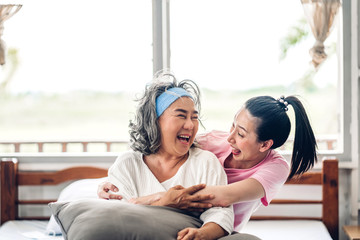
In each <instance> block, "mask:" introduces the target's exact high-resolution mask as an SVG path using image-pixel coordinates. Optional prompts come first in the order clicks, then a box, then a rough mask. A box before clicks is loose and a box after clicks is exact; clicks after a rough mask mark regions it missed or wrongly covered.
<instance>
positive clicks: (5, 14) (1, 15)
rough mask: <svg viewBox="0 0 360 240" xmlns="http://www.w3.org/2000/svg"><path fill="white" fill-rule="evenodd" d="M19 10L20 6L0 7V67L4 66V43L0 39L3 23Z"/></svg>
mask: <svg viewBox="0 0 360 240" xmlns="http://www.w3.org/2000/svg"><path fill="white" fill-rule="evenodd" d="M20 8H21V5H11V4H9V5H0V65H4V64H5V43H4V41H3V40H2V39H1V36H2V34H3V31H4V22H5V20H7V19H9V18H10V17H11V16H13V15H14V14H15V13H17V12H18V11H19V10H20Z"/></svg>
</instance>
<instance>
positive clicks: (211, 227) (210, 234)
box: [177, 222, 227, 240]
mask: <svg viewBox="0 0 360 240" xmlns="http://www.w3.org/2000/svg"><path fill="white" fill-rule="evenodd" d="M225 235H227V232H226V231H224V229H223V228H222V227H220V226H219V225H218V224H216V223H213V222H209V223H206V224H205V225H203V226H202V227H201V228H185V229H183V230H181V231H180V232H178V235H177V240H213V239H218V238H221V237H223V236H225Z"/></svg>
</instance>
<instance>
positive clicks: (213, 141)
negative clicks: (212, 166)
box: [196, 130, 230, 158]
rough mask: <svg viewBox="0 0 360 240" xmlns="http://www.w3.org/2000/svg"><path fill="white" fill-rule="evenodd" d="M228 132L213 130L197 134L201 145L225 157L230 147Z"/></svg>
mask: <svg viewBox="0 0 360 240" xmlns="http://www.w3.org/2000/svg"><path fill="white" fill-rule="evenodd" d="M228 136H229V133H228V132H224V131H217V130H213V131H211V132H207V133H202V134H198V135H196V141H197V143H198V144H199V147H200V148H201V149H203V150H207V151H210V152H212V153H213V154H215V156H216V157H217V158H220V157H223V155H224V154H226V153H227V151H228V149H229V148H230V145H229V143H228V142H227V138H228Z"/></svg>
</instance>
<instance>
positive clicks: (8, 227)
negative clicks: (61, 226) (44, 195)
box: [0, 220, 64, 240]
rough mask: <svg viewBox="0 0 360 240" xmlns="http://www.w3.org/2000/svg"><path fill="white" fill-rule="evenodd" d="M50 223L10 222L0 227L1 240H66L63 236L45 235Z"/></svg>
mask: <svg viewBox="0 0 360 240" xmlns="http://www.w3.org/2000/svg"><path fill="white" fill-rule="evenodd" d="M47 223H48V221H37V220H23V221H8V222H6V223H4V224H3V225H1V227H0V239H1V240H15V239H16V240H31V239H32V240H37V239H39V240H40V239H41V240H64V238H63V237H62V236H49V235H47V234H45V230H46V225H47Z"/></svg>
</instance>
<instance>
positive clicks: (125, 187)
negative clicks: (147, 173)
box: [108, 154, 138, 200]
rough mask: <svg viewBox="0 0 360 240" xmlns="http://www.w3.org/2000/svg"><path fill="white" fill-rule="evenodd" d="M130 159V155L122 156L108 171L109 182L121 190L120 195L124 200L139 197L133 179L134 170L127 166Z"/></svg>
mask: <svg viewBox="0 0 360 240" xmlns="http://www.w3.org/2000/svg"><path fill="white" fill-rule="evenodd" d="M128 157H129V155H128V154H123V155H120V156H119V157H118V158H117V159H116V161H115V162H114V164H113V165H112V166H111V167H110V168H109V171H108V177H109V181H110V182H111V183H112V184H114V185H115V186H116V187H117V188H118V189H119V192H118V194H120V195H121V196H122V197H123V199H124V200H129V199H131V198H135V197H138V196H137V194H136V191H135V185H134V183H133V181H132V177H131V175H132V169H134V168H133V167H130V168H129V166H128V164H126V162H128V161H127V158H128Z"/></svg>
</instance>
